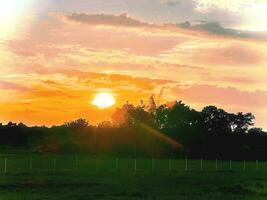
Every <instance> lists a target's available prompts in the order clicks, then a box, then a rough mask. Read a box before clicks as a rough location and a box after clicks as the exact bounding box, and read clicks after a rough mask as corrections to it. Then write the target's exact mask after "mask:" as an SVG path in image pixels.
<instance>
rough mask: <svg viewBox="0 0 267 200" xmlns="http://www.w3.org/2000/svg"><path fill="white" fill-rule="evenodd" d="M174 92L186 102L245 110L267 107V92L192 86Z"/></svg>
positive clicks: (179, 87)
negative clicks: (229, 106) (235, 107)
mask: <svg viewBox="0 0 267 200" xmlns="http://www.w3.org/2000/svg"><path fill="white" fill-rule="evenodd" d="M174 92H175V93H176V94H177V95H178V96H180V97H181V98H182V99H184V100H185V101H189V102H193V103H202V104H216V105H224V106H225V105H231V106H238V107H239V106H240V107H245V108H248V107H249V108H252V107H254V108H255V107H257V108H261V107H262V108H265V107H267V91H264V90H256V91H251V92H250V91H242V90H239V89H237V88H234V87H219V86H213V85H192V86H181V85H178V86H177V87H176V88H174Z"/></svg>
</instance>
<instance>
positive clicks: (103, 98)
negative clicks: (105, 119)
mask: <svg viewBox="0 0 267 200" xmlns="http://www.w3.org/2000/svg"><path fill="white" fill-rule="evenodd" d="M115 102H116V101H115V98H114V96H113V95H112V94H111V93H98V94H96V95H95V98H94V99H93V101H92V104H93V105H95V106H97V107H99V108H108V107H111V106H113V105H114V104H115Z"/></svg>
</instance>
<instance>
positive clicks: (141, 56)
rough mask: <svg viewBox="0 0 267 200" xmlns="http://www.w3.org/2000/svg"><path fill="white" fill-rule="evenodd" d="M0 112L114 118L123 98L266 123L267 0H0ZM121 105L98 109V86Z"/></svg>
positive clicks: (15, 117) (20, 117) (13, 116)
mask: <svg viewBox="0 0 267 200" xmlns="http://www.w3.org/2000/svg"><path fill="white" fill-rule="evenodd" d="M0 4H2V5H1V7H0V30H1V32H0V93H1V95H0V121H1V122H3V123H7V122H8V121H14V122H23V123H25V124H27V125H48V126H51V125H57V124H62V123H64V122H66V121H70V120H74V119H77V118H86V119H87V120H89V122H90V123H92V124H95V123H98V122H100V121H103V120H109V119H110V116H111V115H112V113H113V112H114V109H115V108H116V107H118V106H121V105H122V104H124V103H125V102H126V101H128V102H130V103H133V104H138V103H139V102H140V100H141V99H142V100H144V101H145V102H148V99H149V97H150V96H151V95H155V97H156V101H157V103H158V104H160V103H165V102H168V101H174V100H182V101H183V102H185V103H186V104H188V105H190V106H191V107H192V108H194V109H196V110H201V109H202V108H203V107H204V106H206V105H216V106H218V107H221V108H223V109H225V110H227V111H229V112H238V111H240V112H252V113H254V114H255V116H256V121H255V122H256V126H258V127H262V128H264V129H265V130H267V69H266V67H267V56H266V53H267V22H266V19H267V12H266V10H267V0H21V1H16V0H0ZM101 92H108V93H112V94H113V95H114V97H115V99H116V104H115V105H114V106H112V107H110V108H106V109H99V108H97V107H95V106H94V105H92V103H91V102H92V100H93V98H94V96H95V95H97V94H98V93H101Z"/></svg>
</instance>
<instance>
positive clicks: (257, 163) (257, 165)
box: [256, 160, 259, 170]
mask: <svg viewBox="0 0 267 200" xmlns="http://www.w3.org/2000/svg"><path fill="white" fill-rule="evenodd" d="M258 169H259V161H258V160H256V170H258Z"/></svg>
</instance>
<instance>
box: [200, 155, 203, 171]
mask: <svg viewBox="0 0 267 200" xmlns="http://www.w3.org/2000/svg"><path fill="white" fill-rule="evenodd" d="M200 170H201V171H202V170H203V159H202V158H201V159H200Z"/></svg>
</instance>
